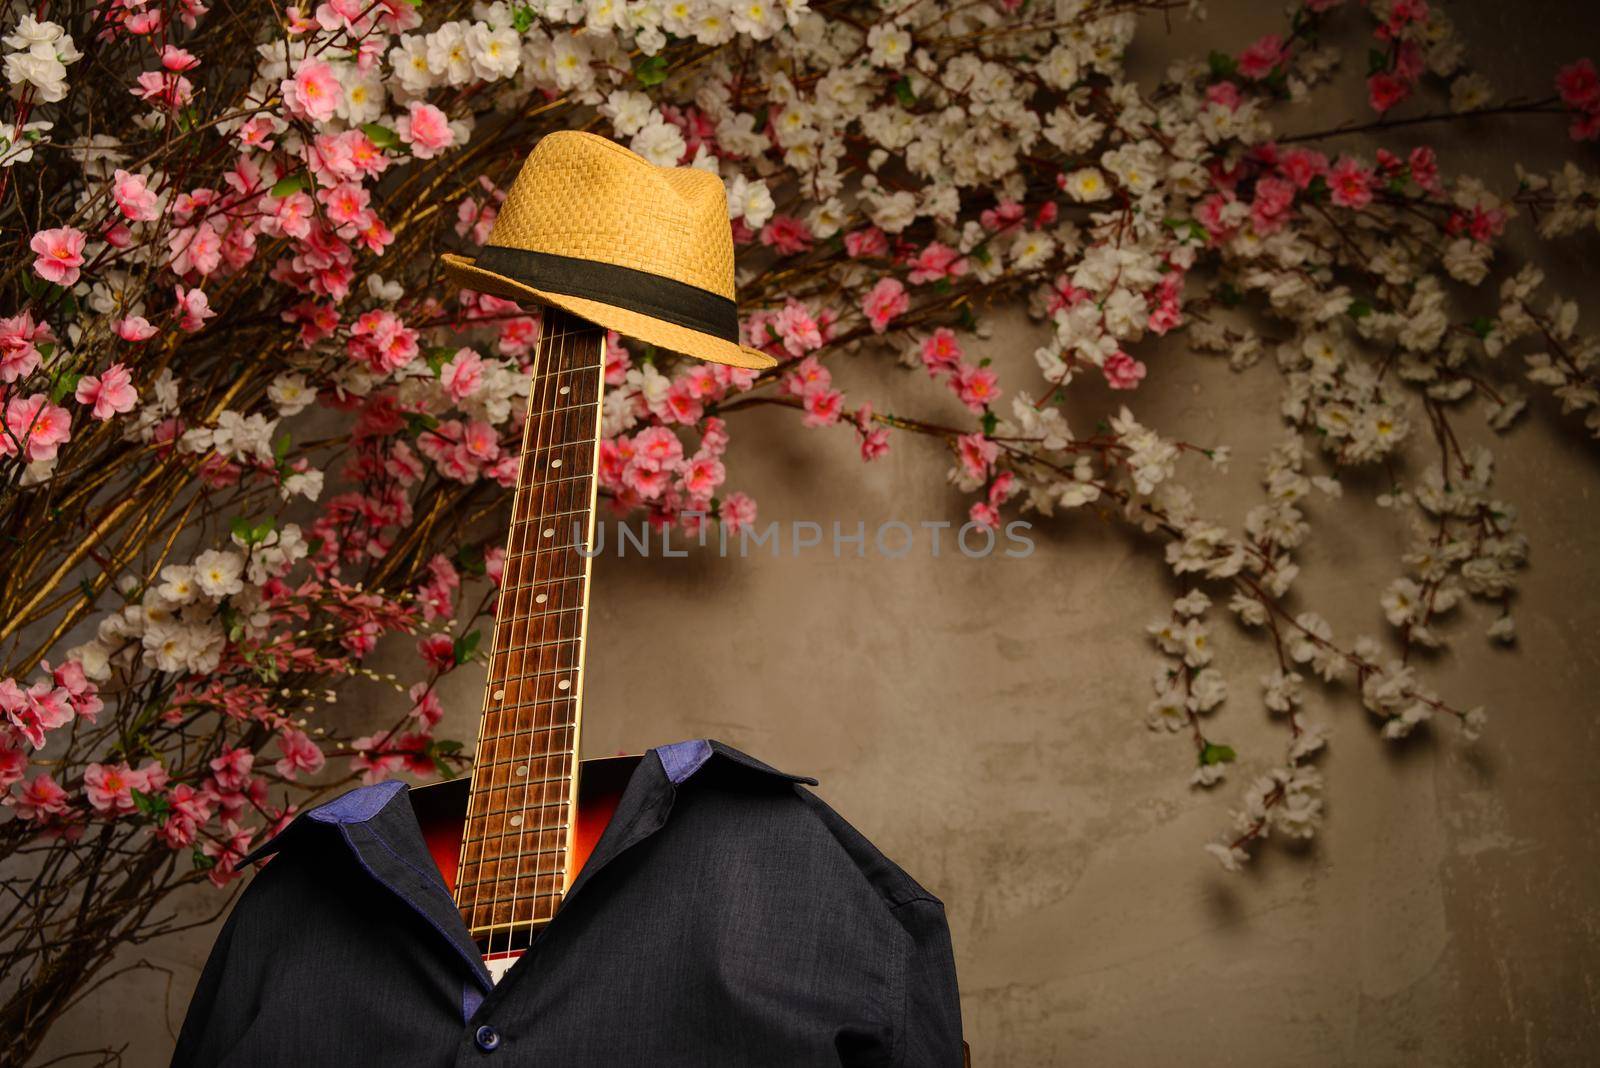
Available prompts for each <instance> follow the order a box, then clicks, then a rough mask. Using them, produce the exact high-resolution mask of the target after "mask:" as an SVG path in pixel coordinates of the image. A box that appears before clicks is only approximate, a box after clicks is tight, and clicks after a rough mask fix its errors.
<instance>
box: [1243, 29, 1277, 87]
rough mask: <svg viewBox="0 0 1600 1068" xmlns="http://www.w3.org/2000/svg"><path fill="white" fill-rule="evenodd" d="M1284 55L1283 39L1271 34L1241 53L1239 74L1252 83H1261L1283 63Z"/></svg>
mask: <svg viewBox="0 0 1600 1068" xmlns="http://www.w3.org/2000/svg"><path fill="white" fill-rule="evenodd" d="M1283 55H1284V49H1283V38H1282V37H1280V36H1278V35H1277V34H1275V33H1269V34H1267V35H1266V36H1265V37H1262V38H1260V39H1259V40H1257V41H1256V42H1255V43H1254V44H1252V45H1251V46H1250V47H1248V48H1246V49H1245V50H1244V51H1243V52H1240V53H1239V73H1240V74H1242V75H1244V76H1245V77H1246V78H1249V79H1250V80H1251V81H1259V80H1260V79H1262V78H1265V77H1266V76H1267V75H1269V74H1271V73H1272V71H1273V69H1274V68H1276V67H1277V66H1278V64H1279V63H1281V62H1283Z"/></svg>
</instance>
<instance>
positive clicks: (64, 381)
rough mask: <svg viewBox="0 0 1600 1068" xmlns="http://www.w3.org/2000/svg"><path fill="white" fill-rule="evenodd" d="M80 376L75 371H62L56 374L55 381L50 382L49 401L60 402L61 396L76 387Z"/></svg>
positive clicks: (52, 402)
mask: <svg viewBox="0 0 1600 1068" xmlns="http://www.w3.org/2000/svg"><path fill="white" fill-rule="evenodd" d="M82 377H83V375H81V374H79V373H78V372H77V371H63V372H62V373H61V374H59V375H56V379H55V381H54V382H52V383H51V384H50V403H51V404H60V403H61V399H62V398H63V397H65V396H66V395H67V394H69V393H72V392H73V391H75V390H76V389H77V388H78V380H79V379H81V378H82Z"/></svg>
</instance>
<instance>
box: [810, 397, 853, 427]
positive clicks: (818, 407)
mask: <svg viewBox="0 0 1600 1068" xmlns="http://www.w3.org/2000/svg"><path fill="white" fill-rule="evenodd" d="M802 407H804V409H805V413H806V414H805V418H803V419H801V420H800V422H801V423H802V424H803V425H805V426H810V427H818V426H830V425H832V424H833V423H837V422H838V421H839V415H840V413H841V412H843V411H844V394H843V393H841V392H839V391H838V390H836V389H814V390H812V391H811V392H809V393H807V394H806V395H805V399H804V401H803V402H802Z"/></svg>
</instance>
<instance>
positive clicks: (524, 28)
mask: <svg viewBox="0 0 1600 1068" xmlns="http://www.w3.org/2000/svg"><path fill="white" fill-rule="evenodd" d="M532 26H533V8H531V7H516V8H513V9H512V11H511V28H512V29H514V30H516V31H517V32H518V33H527V32H528V30H529V28H531V27H532Z"/></svg>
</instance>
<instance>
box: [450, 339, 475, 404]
mask: <svg viewBox="0 0 1600 1068" xmlns="http://www.w3.org/2000/svg"><path fill="white" fill-rule="evenodd" d="M483 368H484V363H483V357H481V356H479V355H478V353H477V352H476V351H475V350H474V349H470V348H462V349H457V350H456V354H455V355H454V356H452V357H451V358H450V362H449V363H446V364H445V365H444V366H443V367H441V368H440V369H439V382H440V384H441V385H443V386H444V388H445V391H446V392H447V393H449V394H450V399H451V400H453V401H455V402H456V403H457V404H460V403H461V402H462V401H464V400H466V399H467V398H468V397H470V396H472V395H473V394H474V393H476V392H477V391H478V387H480V386H482V385H483Z"/></svg>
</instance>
